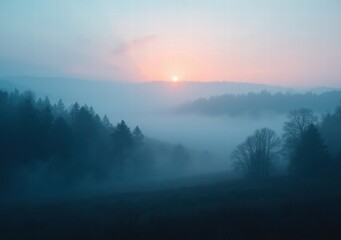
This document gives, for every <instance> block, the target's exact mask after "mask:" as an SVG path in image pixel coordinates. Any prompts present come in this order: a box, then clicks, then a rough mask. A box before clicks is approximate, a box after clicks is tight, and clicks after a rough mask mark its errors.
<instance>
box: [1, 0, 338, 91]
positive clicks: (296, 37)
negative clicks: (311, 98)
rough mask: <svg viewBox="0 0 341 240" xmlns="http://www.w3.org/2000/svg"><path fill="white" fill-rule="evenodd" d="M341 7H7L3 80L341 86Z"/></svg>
mask: <svg viewBox="0 0 341 240" xmlns="http://www.w3.org/2000/svg"><path fill="white" fill-rule="evenodd" d="M340 40H341V1H339V0H234V1H232V0H124V1H123V0H96V1H95V0H72V1H71V0H49V1H46V0H25V1H23V0H1V1H0V77H9V76H37V77H65V78H84V79H92V80H111V81H129V82H131V81H138V82H146V81H169V80H172V79H173V78H174V77H177V78H178V79H179V81H233V82H252V83H266V84H272V85H283V86H333V87H341V44H340Z"/></svg>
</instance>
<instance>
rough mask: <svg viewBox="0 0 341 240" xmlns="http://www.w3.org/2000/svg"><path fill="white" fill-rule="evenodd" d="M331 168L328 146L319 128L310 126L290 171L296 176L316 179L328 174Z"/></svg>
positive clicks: (301, 141)
mask: <svg viewBox="0 0 341 240" xmlns="http://www.w3.org/2000/svg"><path fill="white" fill-rule="evenodd" d="M330 166H331V160H330V156H329V153H328V150H327V146H326V145H325V143H324V140H323V139H322V137H321V134H320V132H319V130H318V129H317V127H316V126H315V125H313V124H310V125H309V126H308V127H307V128H306V130H305V131H304V132H303V134H302V137H301V139H300V141H299V142H298V145H297V147H296V149H295V151H294V154H293V156H292V158H291V159H290V164H289V171H290V173H291V174H293V175H295V176H302V177H314V176H321V175H324V174H326V173H327V171H328V169H329V168H330Z"/></svg>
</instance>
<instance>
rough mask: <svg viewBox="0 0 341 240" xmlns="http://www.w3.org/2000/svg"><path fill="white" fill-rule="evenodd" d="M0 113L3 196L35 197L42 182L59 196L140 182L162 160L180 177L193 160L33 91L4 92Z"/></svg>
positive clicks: (181, 149)
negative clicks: (23, 193)
mask: <svg viewBox="0 0 341 240" xmlns="http://www.w3.org/2000/svg"><path fill="white" fill-rule="evenodd" d="M0 113H1V115H0V132H1V134H0V153H1V166H0V176H1V188H0V192H2V193H4V192H5V193H8V192H9V193H11V192H16V191H19V192H20V191H22V190H23V189H25V188H26V189H29V191H28V194H30V191H32V190H33V189H34V188H36V186H40V185H42V183H43V184H45V185H46V186H45V188H49V189H50V191H52V192H53V190H56V191H57V192H58V191H59V190H61V189H65V188H66V189H67V188H68V187H70V186H76V187H77V186H78V187H80V185H81V184H82V182H85V181H87V183H88V184H89V183H100V182H102V183H103V182H110V183H112V182H113V185H115V182H116V183H119V182H128V181H130V180H132V181H138V180H142V179H144V178H148V177H153V176H154V175H153V173H155V175H156V174H157V173H156V172H155V170H154V169H153V167H154V166H155V164H154V163H155V158H156V157H157V156H159V155H162V159H163V160H164V162H168V165H167V164H165V163H163V164H165V165H166V167H167V171H168V172H171V173H172V175H176V174H179V173H181V172H183V170H182V169H186V164H188V162H189V160H190V157H191V156H190V152H189V151H188V150H187V149H186V148H185V147H184V146H182V145H180V144H177V145H174V146H173V145H170V144H169V145H166V144H162V143H160V142H158V141H156V140H154V141H153V140H148V139H147V138H145V136H144V135H143V133H142V131H141V130H140V128H139V127H138V126H136V127H135V128H133V129H130V127H128V125H127V124H126V123H125V121H124V120H122V121H121V122H119V123H117V124H116V125H112V124H111V123H110V121H109V119H108V118H107V116H106V115H104V116H103V117H102V118H101V117H100V116H99V115H98V114H96V112H95V110H94V109H93V108H92V107H89V106H87V105H84V106H80V105H79V104H78V103H75V104H72V105H71V106H70V107H66V106H65V105H64V103H63V101H62V100H59V101H58V102H57V103H54V104H52V103H50V101H49V99H48V98H47V97H46V98H44V99H41V98H38V99H36V97H35V95H34V93H33V92H29V91H27V92H23V93H20V92H19V91H13V92H11V93H8V92H6V91H0ZM159 158H161V157H159ZM158 170H159V171H162V169H160V168H159V169H158ZM160 174H165V172H162V173H160ZM95 185H96V184H95ZM31 188H32V189H31ZM44 191H46V190H44Z"/></svg>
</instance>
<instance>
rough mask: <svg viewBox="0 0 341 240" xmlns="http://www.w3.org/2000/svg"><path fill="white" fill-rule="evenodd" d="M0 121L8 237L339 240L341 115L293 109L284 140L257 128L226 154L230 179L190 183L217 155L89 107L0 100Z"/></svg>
mask: <svg viewBox="0 0 341 240" xmlns="http://www.w3.org/2000/svg"><path fill="white" fill-rule="evenodd" d="M262 94H264V93H262ZM0 113H1V115H0V131H1V135H0V152H1V166H0V173H1V174H0V176H1V194H2V196H3V198H2V199H1V200H2V202H0V210H1V211H0V225H1V227H0V230H1V236H3V237H4V238H5V239H21V238H23V237H24V236H25V238H26V239H46V238H49V239H61V238H63V239H80V238H82V239H112V238H113V237H115V238H118V239H185V238H186V239H187V238H196V239H212V238H214V239H226V238H230V239H249V238H250V237H254V238H256V239H260V238H261V239H308V238H309V239H324V237H326V236H327V237H328V239H338V238H337V236H338V234H337V233H338V229H340V227H341V226H340V223H339V220H338V219H339V218H338V216H340V215H341V208H340V206H339V202H340V199H341V195H340V191H339V184H340V182H341V179H340V171H341V106H338V107H336V109H335V110H334V111H333V112H331V113H326V114H323V115H322V116H321V115H319V114H317V113H316V112H314V111H313V110H312V109H308V108H297V109H292V110H290V111H288V113H287V118H286V121H285V122H284V125H283V131H282V132H283V134H277V133H276V131H275V130H272V129H270V128H268V127H266V126H264V127H263V128H259V129H256V130H255V131H254V132H253V133H250V135H249V136H247V137H246V138H245V140H244V141H242V142H241V143H240V144H239V145H238V146H236V148H235V149H234V150H233V151H232V152H231V153H230V155H227V156H226V158H225V161H226V165H228V166H229V168H230V170H229V171H223V172H218V171H217V172H216V173H211V174H203V173H200V172H199V175H196V176H195V177H193V176H194V175H193V173H194V172H195V171H194V169H195V163H196V162H200V161H201V162H202V163H204V164H205V165H203V166H206V167H207V166H209V165H210V164H211V162H210V161H211V160H212V158H213V156H212V154H211V153H209V152H207V151H197V152H195V151H193V150H191V149H188V148H186V147H185V146H183V145H181V144H176V145H174V144H168V143H163V142H160V141H158V140H154V139H150V138H148V136H144V134H143V133H142V130H141V129H140V128H139V127H138V126H136V127H134V128H133V129H130V127H129V126H128V124H127V123H125V121H124V120H122V121H120V122H119V123H117V124H115V125H113V124H112V123H110V121H109V119H108V118H107V117H106V115H104V116H103V117H100V116H99V115H98V114H97V113H96V112H95V110H94V109H93V108H92V107H91V106H90V107H89V106H87V105H79V104H78V103H74V104H72V105H71V106H69V107H67V106H65V104H64V103H63V101H62V100H59V101H57V102H56V103H52V102H50V100H49V99H48V98H47V97H46V98H43V99H42V98H37V97H35V95H34V93H32V92H22V93H20V92H19V91H13V92H6V91H0ZM160 166H162V167H160ZM167 174H168V177H169V176H172V178H170V180H165V179H166V178H165V176H166V175H167ZM151 179H153V180H154V181H152V182H148V181H146V180H151ZM143 181H146V182H145V183H146V184H144V185H143V184H141V183H142V182H143ZM128 183H130V184H132V185H134V184H135V186H136V187H135V188H131V185H129V184H128ZM103 184H105V186H106V188H105V191H103V188H102V187H103ZM118 186H120V188H119V191H117V190H118ZM90 189H92V191H91V190H90ZM82 191H83V193H82ZM84 191H85V192H86V191H88V192H89V194H88V195H84ZM81 193H82V194H81ZM5 196H7V198H5ZM32 196H35V198H33V197H32ZM47 196H50V197H49V198H48V197H47ZM6 199H7V201H6ZM302 219H303V220H302ZM322 219H323V220H322ZM298 225H299V226H300V229H299V230H297V226H298ZM18 226H20V228H19V229H18V230H17V231H13V229H16V228H17V227H18ZM293 236H294V237H293Z"/></svg>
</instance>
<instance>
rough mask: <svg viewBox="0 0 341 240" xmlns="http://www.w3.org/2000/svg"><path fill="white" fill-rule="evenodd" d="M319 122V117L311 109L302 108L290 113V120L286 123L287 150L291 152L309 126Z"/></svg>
mask: <svg viewBox="0 0 341 240" xmlns="http://www.w3.org/2000/svg"><path fill="white" fill-rule="evenodd" d="M316 122H317V117H316V116H315V115H314V113H313V111H312V110H311V109H307V108H300V109H296V110H293V111H291V112H290V113H289V114H288V121H287V122H285V123H284V135H283V138H284V141H285V145H284V147H285V150H286V152H287V153H289V154H290V153H291V152H292V150H293V149H294V147H295V146H296V145H297V143H298V142H299V140H300V139H301V138H302V136H303V134H304V133H305V130H306V129H307V127H309V126H310V125H311V124H315V123H316Z"/></svg>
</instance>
